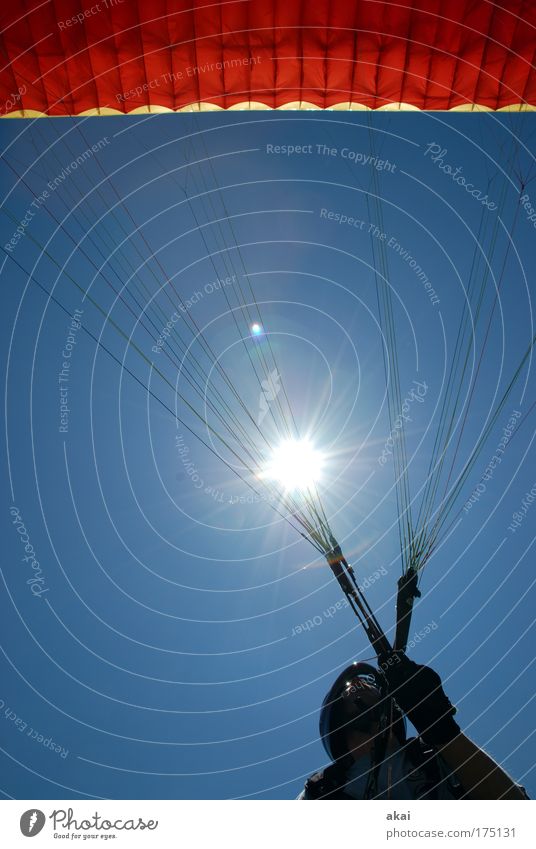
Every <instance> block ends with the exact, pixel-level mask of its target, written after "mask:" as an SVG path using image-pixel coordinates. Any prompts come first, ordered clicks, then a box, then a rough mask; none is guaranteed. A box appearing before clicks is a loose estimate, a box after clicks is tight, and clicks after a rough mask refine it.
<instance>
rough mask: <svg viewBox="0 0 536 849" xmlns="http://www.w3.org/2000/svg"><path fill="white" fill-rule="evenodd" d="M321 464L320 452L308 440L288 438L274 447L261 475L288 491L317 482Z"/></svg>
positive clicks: (303, 487)
mask: <svg viewBox="0 0 536 849" xmlns="http://www.w3.org/2000/svg"><path fill="white" fill-rule="evenodd" d="M322 466H323V457H322V454H321V453H320V452H319V451H316V450H315V448H314V447H313V446H312V444H311V443H310V442H309V441H308V440H294V439H289V440H287V441H286V442H282V443H281V445H279V446H278V447H277V448H276V449H274V451H273V454H272V456H271V457H270V459H269V461H268V463H267V464H266V468H265V470H264V472H263V475H262V476H263V477H265V478H269V479H270V480H273V481H277V483H280V484H281V485H282V486H283V487H284V489H285V490H286V491H287V492H290V491H292V490H298V489H307V488H308V487H310V486H312V485H313V484H315V483H317V482H318V480H319V478H320V475H321V472H322Z"/></svg>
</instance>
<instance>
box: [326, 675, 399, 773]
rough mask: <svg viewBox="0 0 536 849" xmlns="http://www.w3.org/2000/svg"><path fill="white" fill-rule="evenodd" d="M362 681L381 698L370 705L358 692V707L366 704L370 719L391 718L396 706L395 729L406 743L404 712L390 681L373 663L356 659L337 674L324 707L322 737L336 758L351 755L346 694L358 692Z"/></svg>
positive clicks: (354, 699) (365, 709)
mask: <svg viewBox="0 0 536 849" xmlns="http://www.w3.org/2000/svg"><path fill="white" fill-rule="evenodd" d="M360 681H361V682H363V685H368V686H370V687H373V688H375V689H377V690H378V692H379V694H380V698H379V700H378V703H377V704H376V705H375V706H373V707H367V706H366V704H365V703H363V702H362V701H361V699H360V698H359V695H358V694H357V695H354V697H353V698H352V702H353V703H354V704H357V705H358V706H360V705H362V707H363V712H364V713H365V712H368V713H369V717H368V719H369V721H370V720H381V719H382V718H385V719H387V718H388V717H389V715H390V712H391V709H392V710H393V725H392V730H393V732H394V734H395V736H396V737H397V739H398V740H399V742H400V743H403V742H404V741H405V739H406V731H405V726H404V719H403V715H402V713H401V712H400V710H399V708H398V707H397V706H396V704H395V703H394V702H393V700H392V699H391V697H390V696H389V692H388V690H387V684H386V681H385V678H384V677H383V675H382V674H381V672H380V671H379V670H378V669H376V668H375V667H374V666H371V665H370V664H369V663H361V662H354V663H352V664H350V666H347V667H346V668H345V669H343V671H342V672H341V673H340V675H338V676H337V678H336V679H335V681H334V682H333V684H332V686H331V687H330V689H329V692H328V693H327V695H326V697H325V699H324V701H323V702H322V707H321V708H320V721H319V730H320V739H321V740H322V744H323V746H324V748H325V750H326V752H327V754H328V755H329V757H330V758H331V759H332V760H333V761H336V760H338V759H340V758H342V757H344V755H346V754H347V748H346V744H345V738H346V732H347V730H348V729H349V727H350V721H349V720H348V716H347V714H346V713H345V704H344V698H345V693H346V694H347V695H348V694H352V693H353V694H356V690H357V689H358V687H357V684H358V682H360Z"/></svg>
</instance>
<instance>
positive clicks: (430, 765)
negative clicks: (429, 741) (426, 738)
mask: <svg viewBox="0 0 536 849" xmlns="http://www.w3.org/2000/svg"><path fill="white" fill-rule="evenodd" d="M406 752H407V755H408V757H409V760H410V762H411V764H412V766H413V768H414V771H420V772H421V773H422V774H423V776H424V780H425V785H426V786H425V789H424V792H421V793H420V794H419V799H437V798H438V796H439V788H440V785H441V784H443V783H444V782H446V781H449V779H448V776H446V775H442V773H441V768H440V765H439V755H438V754H437V752H436V751H435V749H432V748H430V747H429V746H427V745H426V744H425V743H423V742H422V740H421V739H420V738H419V737H415V738H413V739H412V740H409V742H408V743H407V745H406ZM449 785H450V788H451V790H452V793H453V795H454V796H456V795H457V789H458V788H457V785H456V784H455V783H454V782H449Z"/></svg>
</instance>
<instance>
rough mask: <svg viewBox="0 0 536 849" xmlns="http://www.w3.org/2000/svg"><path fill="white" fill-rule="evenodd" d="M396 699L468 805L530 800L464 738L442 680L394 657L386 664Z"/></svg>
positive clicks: (398, 655) (424, 668)
mask: <svg viewBox="0 0 536 849" xmlns="http://www.w3.org/2000/svg"><path fill="white" fill-rule="evenodd" d="M382 667H383V669H384V672H385V677H386V678H387V682H388V685H389V689H390V692H391V694H392V696H393V697H394V698H395V699H396V701H397V703H398V705H399V706H400V708H401V709H402V710H403V711H404V713H405V714H406V716H407V717H408V719H409V720H410V722H411V723H412V724H413V725H414V726H415V728H416V729H417V731H418V733H419V735H420V736H421V738H422V739H423V740H424V742H425V743H427V744H428V745H430V746H433V747H434V748H435V749H436V750H437V752H438V753H439V754H440V755H441V757H442V758H443V760H444V761H445V763H446V764H447V766H448V767H449V769H451V770H452V771H453V772H455V773H456V775H457V777H458V779H459V781H460V783H461V785H462V787H463V790H464V796H465V798H467V799H527V798H528V796H527V795H526V793H525V791H524V789H523V788H522V787H520V786H519V785H518V784H516V782H515V781H514V780H513V779H512V778H510V776H509V775H508V773H506V772H505V771H504V770H503V769H502V767H500V766H499V764H497V763H496V762H495V761H494V760H493V758H491V757H490V756H489V755H488V754H487V753H486V752H484V751H483V750H482V749H480V748H479V747H478V746H477V745H476V743H473V741H472V740H470V739H469V737H466V736H465V734H462V732H461V730H460V726H459V725H458V723H457V722H456V721H455V720H454V714H455V713H456V708H455V707H453V705H452V704H451V702H450V701H449V699H448V698H447V696H446V695H445V692H444V690H443V686H442V683H441V678H440V677H439V675H438V674H437V672H434V670H433V669H430V668H429V667H428V666H421V665H420V664H418V663H414V662H413V661H412V660H410V659H409V658H408V657H407V656H406V655H405V654H404V653H402V652H394V653H393V654H392V655H391V656H390V657H389V658H386V659H385V660H384V662H383V663H382Z"/></svg>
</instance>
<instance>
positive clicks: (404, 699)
mask: <svg viewBox="0 0 536 849" xmlns="http://www.w3.org/2000/svg"><path fill="white" fill-rule="evenodd" d="M381 668H382V669H383V672H384V675H385V678H386V680H387V685H388V687H389V692H390V694H391V695H392V696H393V698H394V699H395V701H396V702H397V704H398V706H399V707H400V708H401V710H403V711H404V713H405V714H406V716H407V717H408V719H409V720H410V722H411V723H412V724H413V725H414V726H415V728H416V729H417V731H418V732H419V735H420V736H421V737H422V739H423V740H424V742H425V743H428V744H429V745H430V746H435V747H438V746H442V745H444V744H445V743H449V742H450V741H451V740H453V739H454V737H456V735H457V734H459V733H460V726H459V725H458V723H457V722H455V720H454V719H453V716H454V714H455V713H456V708H455V707H454V706H453V705H452V704H451V702H450V701H449V699H448V698H447V696H446V695H445V693H444V691H443V687H442V685H441V678H440V677H439V675H438V674H437V672H434V670H433V669H430V667H429V666H421V665H420V664H419V663H414V661H413V660H410V659H409V657H407V655H406V654H404V652H400V651H398V652H397V651H395V652H393V653H392V654H391V655H389V657H388V658H385V659H384V661H383V662H382V664H381Z"/></svg>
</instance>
